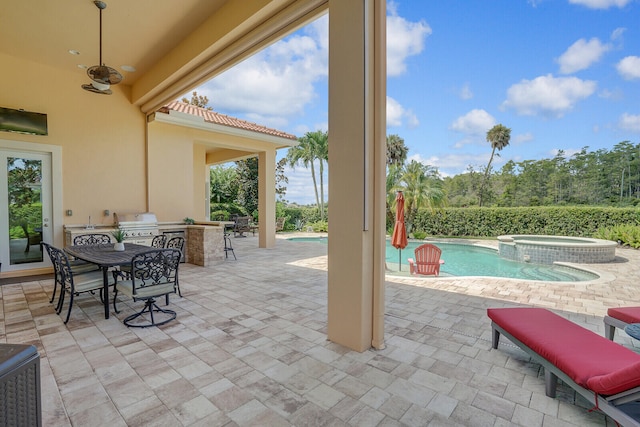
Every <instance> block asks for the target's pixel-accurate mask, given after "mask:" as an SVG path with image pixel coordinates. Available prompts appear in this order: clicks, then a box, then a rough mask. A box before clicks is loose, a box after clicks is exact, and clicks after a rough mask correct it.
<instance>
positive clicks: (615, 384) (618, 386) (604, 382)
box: [587, 362, 640, 395]
mask: <svg viewBox="0 0 640 427" xmlns="http://www.w3.org/2000/svg"><path fill="white" fill-rule="evenodd" d="M639 376H640V362H636V363H634V364H632V365H629V366H627V367H625V368H622V369H620V370H618V371H615V372H611V373H610V374H607V375H598V376H595V377H591V378H589V380H587V385H588V387H587V388H588V389H590V390H593V391H595V392H596V393H598V394H603V395H610V394H616V393H620V392H622V391H625V390H629V389H632V388H634V387H636V386H637V385H638V384H637V383H638V381H637V378H638V377H639Z"/></svg>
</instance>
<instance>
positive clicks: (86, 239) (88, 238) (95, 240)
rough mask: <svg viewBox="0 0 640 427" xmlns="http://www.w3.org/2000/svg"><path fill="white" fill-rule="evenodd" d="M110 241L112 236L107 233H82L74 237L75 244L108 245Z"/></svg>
mask: <svg viewBox="0 0 640 427" xmlns="http://www.w3.org/2000/svg"><path fill="white" fill-rule="evenodd" d="M108 243H111V237H109V236H108V235H106V234H97V233H90V234H80V235H78V236H76V237H74V238H73V245H74V246H85V245H106V244H108Z"/></svg>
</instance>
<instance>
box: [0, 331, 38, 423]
mask: <svg viewBox="0 0 640 427" xmlns="http://www.w3.org/2000/svg"><path fill="white" fill-rule="evenodd" d="M41 425H42V398H41V391H40V355H39V354H38V351H37V350H36V348H35V346H33V345H23V344H0V426H38V427H39V426H41Z"/></svg>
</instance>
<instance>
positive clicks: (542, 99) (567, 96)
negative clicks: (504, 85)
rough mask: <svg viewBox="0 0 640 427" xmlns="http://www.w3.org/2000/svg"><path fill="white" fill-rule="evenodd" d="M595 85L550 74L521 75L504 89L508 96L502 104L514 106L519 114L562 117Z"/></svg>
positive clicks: (586, 96)
mask: <svg viewBox="0 0 640 427" xmlns="http://www.w3.org/2000/svg"><path fill="white" fill-rule="evenodd" d="M596 87H597V84H596V82H594V81H591V80H581V79H579V78H577V77H553V76H552V75H551V74H548V75H546V76H539V77H536V78H535V79H533V80H526V79H523V80H522V81H520V83H516V84H514V85H512V86H511V87H510V88H509V89H508V90H507V100H506V101H504V102H503V103H502V107H503V108H510V109H514V110H516V112H517V113H518V114H520V115H527V116H535V115H538V114H541V115H543V116H550V117H562V116H563V115H564V114H565V113H566V112H568V111H570V110H571V109H573V107H574V106H575V104H576V103H577V102H578V101H581V100H583V99H585V98H588V97H589V96H591V95H592V94H593V93H594V92H595V90H596Z"/></svg>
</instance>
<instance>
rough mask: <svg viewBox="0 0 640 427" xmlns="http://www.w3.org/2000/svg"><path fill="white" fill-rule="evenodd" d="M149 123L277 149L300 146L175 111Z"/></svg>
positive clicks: (156, 115) (153, 116)
mask: <svg viewBox="0 0 640 427" xmlns="http://www.w3.org/2000/svg"><path fill="white" fill-rule="evenodd" d="M147 121H148V122H153V121H157V122H158V123H166V124H171V125H176V126H183V127H187V128H191V129H199V130H204V131H208V132H216V133H220V134H223V135H230V136H235V137H240V138H248V139H254V140H258V141H261V142H266V143H269V144H273V145H275V146H276V147H275V148H276V149H279V148H288V147H295V146H296V145H298V140H297V139H290V138H283V137H280V136H275V135H268V134H265V133H262V132H255V131H250V130H245V129H238V128H235V127H232V126H226V125H221V124H216V123H211V122H207V121H205V120H204V118H203V117H200V116H194V115H193V114H187V113H182V112H180V111H175V110H169V113H163V112H159V111H157V112H155V113H153V114H150V115H149V118H148V120H147Z"/></svg>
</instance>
